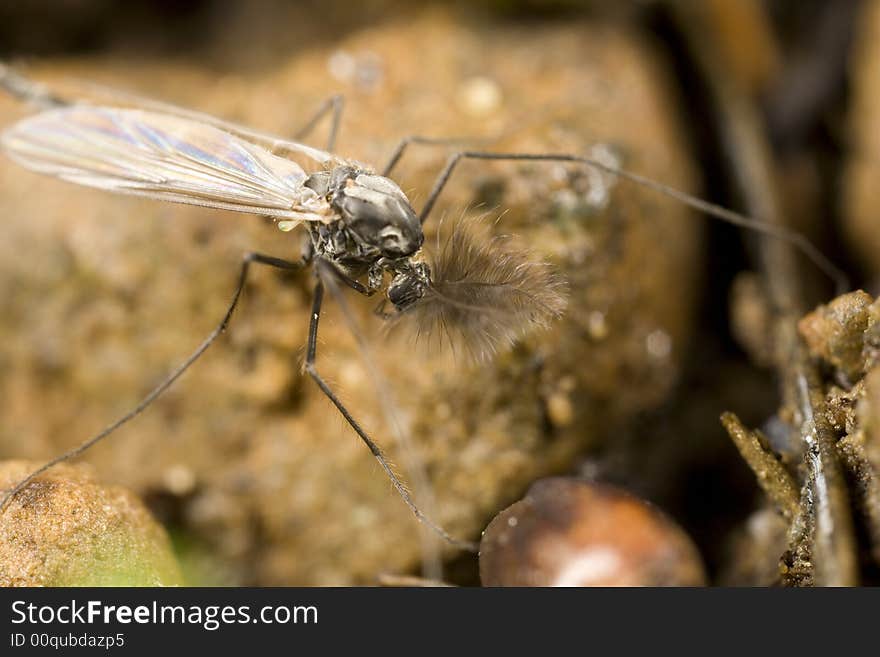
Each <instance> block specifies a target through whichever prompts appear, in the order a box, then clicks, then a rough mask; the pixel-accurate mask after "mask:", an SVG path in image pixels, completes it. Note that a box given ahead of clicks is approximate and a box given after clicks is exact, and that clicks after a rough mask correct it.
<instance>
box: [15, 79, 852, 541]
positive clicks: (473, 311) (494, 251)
mask: <svg viewBox="0 0 880 657" xmlns="http://www.w3.org/2000/svg"><path fill="white" fill-rule="evenodd" d="M0 86H2V87H3V88H4V89H5V90H6V91H7V92H9V93H11V94H13V95H14V96H17V97H18V98H20V99H22V100H24V101H27V102H28V103H30V104H32V105H34V106H36V107H37V108H38V109H39V110H40V111H38V112H37V113H36V114H34V115H32V116H30V117H28V118H25V119H23V120H22V121H20V122H18V123H16V124H14V125H13V126H11V127H9V128H7V129H6V130H5V132H3V135H2V142H0V144H2V149H3V150H4V151H5V152H6V154H7V155H8V156H9V157H10V158H11V159H12V160H14V161H16V162H17V163H19V164H21V165H22V166H24V167H26V168H28V169H31V170H34V171H37V172H40V173H46V174H49V175H52V176H56V177H58V178H61V179H64V180H67V181H70V182H74V183H79V184H81V185H87V186H90V187H97V188H100V189H105V190H109V191H114V192H121V193H126V194H135V195H140V196H147V197H150V198H154V199H159V200H165V201H173V202H177V203H188V204H192V205H200V206H204V207H208V208H219V209H224V210H233V211H237V212H244V213H252V214H259V215H264V216H268V217H272V218H273V219H275V220H276V222H277V226H278V228H280V229H281V230H282V231H290V230H292V229H294V228H296V227H297V226H302V227H303V228H304V229H305V233H306V236H307V239H306V241H305V248H304V249H303V254H302V258H301V260H299V261H290V260H285V259H281V258H277V257H274V256H269V255H264V254H260V253H247V254H246V255H245V256H244V259H243V262H242V265H241V270H240V273H239V277H238V284H237V286H236V288H235V291H234V293H233V295H232V300H231V302H230V304H229V307H228V308H227V310H226V313H225V315H224V316H223V318H222V320H221V321H220V323H219V324H218V325H217V327H216V328H215V329H214V331H212V332H211V334H210V335H209V336H208V337H207V338H206V339H205V340H204V341H203V342H202V343H201V345H200V346H199V347H198V348H197V349H196V350H195V351H194V352H193V353H192V355H190V356H189V358H187V359H186V360H185V361H184V362H183V363H182V364H181V365H179V366H178V367H177V368H176V369H175V370H174V371H172V372H171V374H169V375H168V376H167V377H166V378H165V379H164V380H163V381H162V382H161V383H160V384H159V385H158V386H156V387H155V388H154V389H153V390H152V391H151V392H150V393H149V394H148V395H147V396H146V397H145V398H144V399H143V400H142V401H141V402H140V403H139V404H138V405H137V406H135V407H134V408H133V409H131V410H130V411H129V412H128V413H126V414H125V415H124V416H122V417H121V418H119V419H118V420H117V421H115V422H114V423H112V424H111V425H110V426H108V427H107V428H106V429H104V430H103V431H101V432H100V433H98V434H97V435H95V436H93V437H92V438H90V439H89V440H87V441H85V442H84V443H82V444H81V445H80V446H78V447H76V448H74V449H72V450H70V451H68V452H66V453H64V454H61V455H60V456H58V457H56V458H54V459H52V460H51V461H49V462H48V463H46V464H45V465H43V466H42V467H41V468H39V469H38V470H36V471H35V472H33V473H32V474H30V475H29V476H28V477H26V478H25V479H23V480H22V481H21V482H19V483H18V484H17V485H16V486H15V487H14V488H12V489H11V490H10V491H8V492H7V493H6V495H5V496H4V497H3V498H2V500H0V509H3V508H5V507H6V505H7V504H8V503H9V502H10V500H11V499H12V498H13V497H14V496H15V495H16V494H17V493H18V492H20V491H21V490H22V489H23V488H24V487H25V486H26V485H27V484H28V483H29V482H30V481H32V480H33V479H34V478H35V477H36V476H37V475H39V474H40V473H42V472H44V471H45V470H47V469H48V468H50V467H52V466H53V465H55V464H57V463H59V462H61V461H65V460H67V459H70V458H73V457H75V456H78V455H79V454H81V453H83V452H84V451H85V450H87V449H89V448H90V447H91V446H93V445H94V444H95V443H97V442H99V441H100V440H102V439H104V438H106V437H107V436H108V435H110V434H111V433H112V432H113V431H115V430H116V429H117V428H119V427H120V426H122V425H123V424H125V423H126V422H128V421H129V420H131V419H132V418H133V417H135V416H136V415H138V414H139V413H141V412H142V411H143V410H144V409H145V408H147V406H149V405H150V404H151V403H152V402H153V401H154V400H155V399H156V398H157V397H158V396H159V395H161V394H162V392H164V391H165V390H166V389H167V388H168V387H169V386H170V385H171V384H172V383H174V381H175V380H177V378H179V377H180V376H181V375H182V374H183V373H184V371H186V370H187V368H189V367H190V366H191V365H192V364H193V363H194V362H195V361H196V360H197V359H198V358H199V357H200V356H201V355H202V354H203V353H204V352H205V351H206V350H207V349H208V347H210V346H211V344H212V343H213V342H214V341H215V340H216V339H217V337H218V336H219V335H220V334H221V333H222V332H223V331H224V330H225V328H226V326H227V324H228V323H229V320H230V318H231V316H232V313H233V311H234V310H235V307H236V305H237V303H238V301H239V297H240V295H241V292H242V290H243V289H244V287H245V283H246V281H247V277H248V272H249V271H250V267H251V265H252V264H260V265H266V266H269V267H274V268H277V269H283V270H296V269H300V268H302V267H305V266H309V265H311V266H312V267H313V268H314V271H315V273H316V276H315V284H314V294H313V302H312V310H311V316H310V324H309V334H308V344H307V348H306V356H305V365H304V368H305V371H306V372H308V374H309V376H311V377H312V379H314V381H315V383H316V384H317V385H318V387H319V388H320V389H321V390H322V391H323V393H324V394H325V395H326V396H327V397H328V398H329V399H330V401H331V402H332V403H333V404H334V405H335V406H336V408H337V409H338V410H339V412H340V413H341V414H342V415H343V417H344V418H345V419H346V421H347V422H348V424H349V425H351V427H352V429H354V431H355V432H356V433H357V435H358V436H359V437H360V438H361V440H362V441H363V442H364V443H365V444H366V445H367V447H368V448H369V449H370V451H371V452H372V454H373V456H374V457H375V458H376V459H377V461H378V462H379V463H380V465H381V467H382V468H383V469H384V470H385V472H386V474H387V475H388V477H389V479H390V480H391V482H392V484H393V486H394V488H395V489H396V491H397V492H398V494H399V495H400V497H401V498H402V499H403V501H404V502H405V503H406V504H407V506H408V507H409V508H410V509H411V510H412V512H413V513H414V514H415V515H416V516H417V517H418V518H419V520H421V521H422V522H424V523H425V524H426V525H427V526H429V527H430V528H431V529H432V530H433V531H435V532H436V533H437V534H439V535H440V536H441V537H443V538H444V539H445V540H446V541H448V542H449V543H452V544H454V545H458V546H460V547H463V548H466V549H472V548H473V546H472V545H471V544H470V543H467V542H465V541H459V540H457V539H454V538H452V537H451V536H449V535H448V534H447V533H446V532H445V531H444V530H443V529H442V528H440V527H439V526H437V525H436V524H435V523H434V522H432V521H431V519H429V518H427V517H426V516H425V514H424V513H422V511H421V510H420V509H419V507H418V506H417V505H416V503H415V502H414V500H413V498H412V497H411V496H410V494H409V492H408V491H407V489H406V487H405V486H404V484H403V482H402V481H401V480H400V478H399V477H398V476H397V475H396V474H395V473H394V471H393V470H392V468H391V466H390V464H389V462H388V461H387V459H386V458H385V456H384V454H383V452H382V450H381V449H380V448H379V446H378V444H377V443H376V442H375V441H374V440H373V439H372V438H371V437H370V436H369V435H368V434H367V432H366V431H365V430H364V429H363V428H362V427H361V425H360V424H359V423H358V422H357V420H356V419H355V418H354V417H353V416H352V414H351V413H350V412H349V411H348V410H347V409H346V407H345V406H344V405H343V404H342V402H341V401H340V400H339V398H338V397H337V395H336V394H335V393H334V392H333V390H332V389H331V388H330V386H329V385H328V384H327V382H326V381H325V380H324V379H323V378H322V377H321V375H320V374H319V372H318V370H317V368H316V355H317V354H316V349H317V335H318V323H319V320H320V316H321V307H322V303H323V300H324V292H325V289H329V290H330V291H331V292H335V291H336V289H337V287H338V286H337V284H339V283H341V284H342V285H344V286H346V287H349V288H351V289H353V290H354V291H356V292H358V293H360V294H363V295H366V296H370V295H373V294H375V293H378V292H381V293H382V294H383V295H384V299H385V302H383V304H382V308H384V307H386V306H387V305H388V304H390V306H391V309H392V312H390V313H389V312H384V310H382V311H381V312H380V313H379V314H380V316H381V317H383V318H385V319H388V318H395V317H400V318H406V317H413V318H415V319H417V320H418V321H420V322H422V323H423V324H424V326H425V329H426V330H430V329H432V328H435V327H441V330H443V331H452V332H455V333H457V334H459V335H460V337H462V338H463V339H464V340H465V342H466V343H469V344H471V345H472V348H475V349H476V350H477V352H478V353H485V352H490V351H492V350H494V349H495V348H497V347H498V346H500V345H503V344H505V343H510V342H512V341H513V340H514V339H515V338H516V337H518V336H519V335H520V334H522V333H523V332H525V331H527V330H529V329H531V328H533V327H541V326H545V325H547V324H548V323H549V322H550V321H552V320H553V319H554V318H556V317H557V316H559V315H560V314H561V313H562V312H563V310H564V307H565V300H564V296H563V294H562V287H563V286H562V284H561V281H560V280H559V278H558V277H557V276H556V275H555V274H554V273H553V272H552V270H550V269H549V268H547V267H546V266H544V265H542V264H540V263H534V262H531V261H530V260H529V259H528V258H527V254H523V253H519V252H512V251H510V250H507V249H505V248H503V247H501V246H499V245H498V243H497V242H496V241H493V240H489V241H487V242H483V243H478V242H475V241H473V240H472V239H470V238H469V237H468V236H467V235H466V234H465V233H464V232H463V231H460V230H458V231H455V232H454V233H453V236H452V238H451V239H450V240H449V241H448V242H447V244H446V246H445V247H444V248H442V249H441V250H440V253H439V254H436V255H435V258H434V260H433V261H430V262H429V261H425V260H423V259H422V258H421V249H422V244H423V242H424V233H423V230H422V227H423V225H424V224H425V222H426V221H427V220H428V218H429V216H430V215H431V210H432V209H433V207H434V205H435V203H436V201H437V199H438V197H439V196H440V194H441V192H442V191H443V189H444V187H445V186H446V185H447V183H448V182H449V179H450V177H451V175H452V173H453V170H454V169H455V167H456V165H457V164H458V163H459V162H460V161H461V160H463V159H478V160H541V161H555V162H569V163H574V164H582V165H586V166H589V167H593V168H595V169H598V170H601V171H603V172H605V173H607V174H612V175H615V176H619V177H621V178H624V179H627V180H630V181H632V182H634V183H637V184H639V185H642V186H645V187H648V188H651V189H653V190H655V191H657V192H659V193H661V194H664V195H666V196H670V197H672V198H674V199H676V200H678V201H680V202H682V203H684V204H686V205H688V206H690V207H692V208H695V209H697V210H700V211H702V212H704V213H706V214H708V215H711V216H714V217H716V218H718V219H721V220H723V221H726V222H729V223H732V224H735V225H737V226H741V227H745V228H749V229H751V230H755V231H758V232H761V233H764V234H768V235H771V236H774V237H777V238H780V239H783V240H785V241H787V242H789V243H791V244H792V245H794V246H795V247H797V248H798V249H799V250H801V251H802V252H803V253H804V254H805V255H806V256H807V257H808V258H810V259H811V260H812V261H813V262H814V263H815V264H816V265H817V266H818V267H819V268H821V269H822V270H823V271H824V272H825V273H826V274H828V275H829V276H830V277H831V278H832V279H834V281H835V282H836V283H837V285H838V287H843V288H845V287H846V282H845V279H844V277H843V275H842V274H841V272H840V271H839V270H838V269H837V268H836V267H835V266H834V265H833V264H832V263H831V262H829V261H828V260H827V259H826V258H825V257H824V256H823V255H822V253H821V252H819V251H818V249H816V248H815V247H814V246H813V245H812V244H811V243H810V242H809V241H807V240H806V239H805V238H804V237H803V236H802V235H800V234H798V233H795V232H792V231H788V230H786V229H785V228H782V227H779V226H775V225H771V224H768V223H765V222H762V221H760V220H758V219H753V218H749V217H746V216H744V215H741V214H738V213H735V212H732V211H730V210H726V209H724V208H722V207H720V206H717V205H714V204H711V203H708V202H706V201H702V200H700V199H697V198H695V197H693V196H690V195H688V194H686V193H684V192H681V191H678V190H676V189H673V188H671V187H668V186H666V185H663V184H661V183H658V182H655V181H653V180H650V179H647V178H644V177H642V176H639V175H637V174H634V173H630V172H627V171H625V170H622V169H619V168H616V167H612V166H608V165H606V164H603V163H601V162H598V161H595V160H592V159H590V158H586V157H582V156H579V155H572V154H560V153H497V152H487V151H470V150H468V151H460V152H455V153H453V154H452V155H451V156H450V157H449V159H448V161H447V162H446V165H445V166H444V167H443V169H442V170H441V171H440V173H439V175H438V176H437V179H436V182H435V183H434V185H433V188H432V189H431V191H430V193H429V194H428V197H427V199H426V201H425V203H424V205H423V206H422V208H421V210H420V211H418V212H417V211H416V210H415V209H414V208H413V207H412V205H411V204H410V202H409V200H408V199H407V197H406V195H405V194H404V193H403V192H402V191H401V189H400V187H398V185H397V184H396V183H395V182H394V181H393V180H391V178H390V177H389V176H390V174H391V172H392V170H393V169H394V167H395V166H396V165H397V163H398V162H399V161H400V159H401V157H402V156H403V154H404V152H405V150H406V148H407V147H408V146H409V145H410V144H416V143H422V144H438V143H445V144H449V143H451V142H450V140H436V139H428V138H424V137H407V138H405V139H403V140H402V141H401V142H400V143H399V144H398V146H397V147H396V149H395V150H394V151H393V154H392V156H391V158H390V159H389V161H388V163H387V164H386V165H385V166H384V167H383V168H382V169H381V170H380V173H376V172H375V171H374V170H373V169H371V168H370V167H368V166H366V165H364V164H360V163H357V162H354V161H351V160H347V159H344V158H342V157H339V156H337V155H335V154H334V153H333V150H334V142H335V137H336V133H337V130H338V125H339V119H340V115H341V109H342V102H341V98H334V99H331V100H330V101H328V102H327V103H325V104H324V105H323V106H322V108H321V109H320V110H319V111H318V113H317V114H316V115H315V117H314V118H313V119H312V120H311V121H309V123H308V124H307V126H306V127H305V128H304V129H303V130H302V131H301V132H300V133H299V134H298V135H297V137H298V138H303V137H304V136H305V134H306V133H308V132H309V131H310V130H311V128H312V127H314V126H315V125H316V123H317V122H318V120H319V119H320V118H321V117H322V116H323V115H325V114H327V113H328V112H330V111H331V110H332V127H331V130H330V137H329V140H328V143H327V149H326V150H320V149H316V148H313V147H311V146H307V145H305V144H302V143H299V142H296V141H289V140H285V139H280V138H277V137H273V136H269V135H265V134H262V133H259V132H256V131H254V130H251V129H249V128H245V127H242V126H238V125H235V124H231V123H227V122H225V121H221V120H219V119H216V118H213V117H210V116H206V115H203V114H199V113H195V112H192V111H189V110H184V109H181V108H177V107H174V106H170V105H166V104H163V103H158V102H154V101H147V100H142V99H137V101H136V102H135V103H131V102H122V101H120V100H119V99H122V100H126V98H125V97H124V96H123V95H122V94H116V95H115V96H114V97H115V98H116V99H117V104H119V105H123V104H124V105H130V104H134V105H136V108H135V109H132V108H129V107H121V106H115V107H114V106H102V105H94V104H87V103H85V102H79V101H77V100H73V99H67V98H62V97H60V96H58V95H55V94H54V93H52V92H50V91H49V90H47V89H45V88H44V87H42V86H41V85H37V84H35V83H33V82H31V81H29V80H27V79H25V78H23V77H21V76H19V75H17V74H15V73H13V72H12V71H11V70H9V68H8V67H6V66H4V65H2V64H0ZM131 100H132V99H131V98H130V97H129V98H127V101H131ZM285 155H286V156H287V157H284V156H285ZM290 158H296V159H297V161H302V162H305V163H306V164H305V165H304V166H301V165H300V164H299V163H297V162H295V161H294V160H293V159H290ZM420 328H421V326H420Z"/></svg>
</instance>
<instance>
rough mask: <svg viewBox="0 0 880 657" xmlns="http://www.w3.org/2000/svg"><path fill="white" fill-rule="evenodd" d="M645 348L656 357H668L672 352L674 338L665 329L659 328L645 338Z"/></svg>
mask: <svg viewBox="0 0 880 657" xmlns="http://www.w3.org/2000/svg"><path fill="white" fill-rule="evenodd" d="M645 348H646V349H647V350H648V353H649V354H650V355H651V356H653V357H654V358H658V359H659V358H668V357H669V354H670V353H672V338H670V337H669V334H668V333H667V332H666V331H664V330H663V329H657V330H656V331H652V332H651V333H649V334H648V337H647V338H646V339H645Z"/></svg>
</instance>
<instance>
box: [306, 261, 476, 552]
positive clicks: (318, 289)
mask: <svg viewBox="0 0 880 657" xmlns="http://www.w3.org/2000/svg"><path fill="white" fill-rule="evenodd" d="M319 266H320V265H319ZM332 269H333V270H335V268H332ZM323 302H324V283H323V281H322V280H321V277H320V274H319V276H318V282H317V283H316V284H315V292H314V296H313V299H312V315H311V318H310V321H309V342H308V346H307V347H306V361H305V364H304V368H305V371H306V372H308V374H309V376H311V377H312V379H314V381H315V383H316V384H318V387H319V388H320V389H321V392H323V393H324V395H326V397H327V398H328V399H329V400H330V401H331V402H333V405H334V406H335V407H336V410H338V411H339V412H340V413H341V414H342V417H344V418H345V421H346V422H348V424H349V425H350V426H351V428H352V429H354V431H355V433H356V434H357V435H358V436H359V437H360V439H361V440H362V441H363V442H364V444H365V445H366V446H367V448H368V449H369V450H370V452H372V454H373V456H374V457H375V459H376V460H377V461H378V462H379V465H380V466H381V467H382V469H383V470H384V471H385V474H386V475H387V476H388V478H389V479H390V480H391V485H392V486H394V490H396V491H397V494H398V495H400V497H401V499H403V501H404V503H405V504H406V505H407V506H408V507H409V509H410V511H412V512H413V514H415V516H416V518H418V519H419V520H420V521H421V522H423V523H424V524H425V525H426V526H427V527H428V528H430V529H431V531H433V532H435V533H436V534H437V535H438V536H440V537H441V538H442V539H443V540H444V541H446V542H447V543H449V544H450V545H454V546H456V547H459V548H461V549H464V550H468V551H470V552H476V551H477V546H476V545H475V544H473V543H471V542H469V541H461V540H458V539H457V538H453V537H452V536H450V535H449V534H448V533H447V532H446V531H445V530H443V529H442V528H441V527H440V526H438V525H437V524H435V523H434V522H433V521H432V520H431V519H430V518H428V517H427V516H426V515H425V514H424V513H423V512H422V510H421V509H419V507H418V505H416V503H415V501H414V500H413V498H412V496H411V495H410V493H409V491H408V490H407V488H406V485H405V484H404V483H403V481H401V479H400V477H398V476H397V474H396V473H395V472H394V469H393V468H392V467H391V464H390V463H389V462H388V459H387V458H386V456H385V454H384V453H383V452H382V449H381V448H380V447H379V445H377V444H376V442H375V441H374V440H373V439H372V438H370V436H369V435H368V434H367V432H366V431H365V430H364V429H363V428H362V427H361V425H360V424H358V422H357V420H355V419H354V417H353V416H352V415H351V413H350V412H349V410H348V409H347V408H346V407H345V405H344V404H343V403H342V402H341V401H340V399H339V397H337V396H336V393H334V392H333V390H332V389H331V388H330V386H329V385H328V384H327V382H326V381H325V380H324V378H323V377H322V376H321V375H320V374H319V373H318V369H317V367H316V365H315V360H316V356H317V349H318V322H319V320H320V318H321V306H322V304H323Z"/></svg>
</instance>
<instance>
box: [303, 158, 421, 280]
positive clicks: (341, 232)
mask: <svg viewBox="0 0 880 657" xmlns="http://www.w3.org/2000/svg"><path fill="white" fill-rule="evenodd" d="M305 186H306V187H308V188H310V189H312V190H313V191H314V192H315V193H317V194H318V195H320V196H322V197H324V198H325V199H326V200H327V202H328V203H329V204H330V207H331V208H332V210H333V215H334V218H333V220H332V221H330V222H327V223H318V224H312V225H311V226H310V228H311V230H310V233H311V235H312V243H313V246H314V248H315V252H316V254H318V255H322V256H325V257H327V258H330V259H332V260H334V261H336V262H339V263H340V264H350V265H355V264H361V265H366V266H369V265H371V264H374V263H376V262H378V261H379V260H380V259H383V258H385V259H390V260H396V259H401V258H408V257H409V256H411V255H413V254H414V253H416V252H417V251H418V250H419V249H420V248H421V246H422V242H423V241H424V236H423V234H422V226H421V223H420V222H419V218H418V216H417V215H416V213H415V211H414V210H413V208H412V206H411V205H410V203H409V199H407V198H406V195H405V194H404V193H403V191H402V190H401V189H400V187H398V186H397V184H396V183H394V182H393V181H392V180H390V179H388V178H385V177H383V176H377V175H375V174H373V173H370V172H369V171H365V170H363V169H358V168H356V167H352V166H348V165H343V166H338V167H336V168H334V169H332V170H330V171H320V172H317V173H314V174H312V175H311V176H309V178H308V179H307V180H306V182H305Z"/></svg>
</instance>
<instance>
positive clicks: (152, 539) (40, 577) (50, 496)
mask: <svg viewBox="0 0 880 657" xmlns="http://www.w3.org/2000/svg"><path fill="white" fill-rule="evenodd" d="M37 465H38V464H37V463H34V462H29V461H3V462H2V463H0V489H7V488H9V487H10V486H12V485H14V484H15V483H16V482H17V481H19V480H20V479H21V478H22V477H23V476H24V475H25V474H26V473H28V472H29V471H30V470H32V469H33V468H34V467H36V466H37ZM182 583H183V579H182V577H181V574H180V569H179V567H178V565H177V561H176V560H175V558H174V554H173V552H172V551H171V544H170V542H169V541H168V535H167V534H166V533H165V530H164V529H163V528H162V526H161V525H159V524H158V523H157V522H156V520H155V519H154V518H153V517H152V516H151V515H150V512H149V511H147V509H146V507H144V505H143V503H142V502H141V501H140V500H139V499H138V498H137V497H135V496H134V495H133V494H132V493H131V492H129V491H127V490H125V489H123V488H122V487H120V486H105V485H102V484H99V483H97V482H96V481H95V480H94V479H93V478H92V477H91V476H90V475H89V474H87V471H86V470H85V469H84V468H82V467H71V466H66V465H62V466H58V467H57V468H55V469H53V470H52V471H51V472H48V473H46V474H45V475H43V476H41V477H39V478H38V479H36V480H34V481H33V482H31V483H30V484H28V486H27V487H26V488H24V489H23V490H22V491H21V492H20V493H19V494H18V495H17V496H16V497H15V498H13V499H12V500H11V501H10V503H9V505H8V506H7V507H6V509H5V511H4V512H3V513H2V514H0V586H175V585H177V586H179V585H181V584H182Z"/></svg>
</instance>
